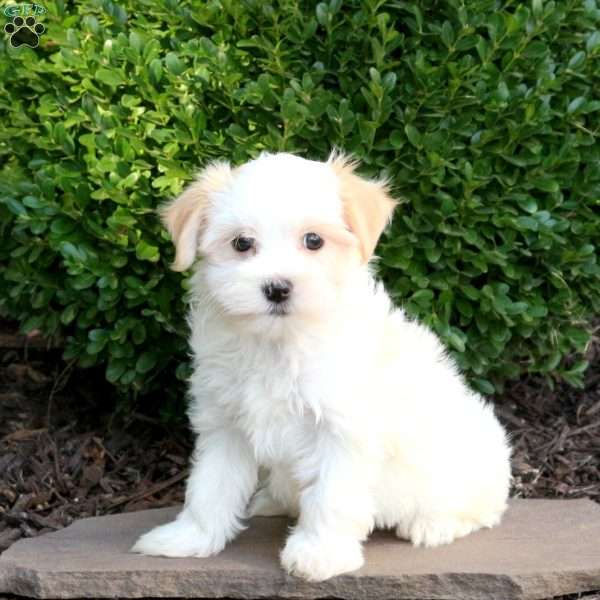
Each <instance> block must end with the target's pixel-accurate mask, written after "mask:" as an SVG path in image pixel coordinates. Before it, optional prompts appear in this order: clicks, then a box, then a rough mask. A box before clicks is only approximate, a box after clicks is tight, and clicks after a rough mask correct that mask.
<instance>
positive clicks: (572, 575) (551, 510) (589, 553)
mask: <svg viewBox="0 0 600 600" xmlns="http://www.w3.org/2000/svg"><path fill="white" fill-rule="evenodd" d="M176 513H177V508H167V509H157V510H147V511H141V512H136V513H125V514H120V515H112V516H106V517H94V518H90V519H83V520H81V521H77V522H75V523H74V524H73V525H71V526H70V527H67V528H66V529H63V530H61V531H56V532H53V533H49V534H46V535H43V536H40V537H38V538H32V539H26V540H21V541H19V542H17V543H16V544H14V545H13V546H11V547H10V548H9V549H8V550H7V551H6V552H4V553H3V554H2V555H1V556H0V593H12V594H18V595H22V596H29V597H34V598H117V597H119V598H143V597H154V598H164V597H172V598H183V597H187V598H193V597H196V598H223V597H229V598H290V599H295V598H297V599H304V598H326V597H329V598H331V597H334V598H344V599H349V600H354V599H356V600H358V599H361V600H362V599H364V598H369V600H377V599H380V598H381V599H383V598H398V599H419V598H427V599H429V600H442V599H448V600H450V599H452V600H460V599H464V600H487V599H492V598H493V599H494V600H512V599H514V600H520V599H525V600H527V599H539V598H549V597H551V596H557V595H561V594H567V593H575V592H583V591H591V590H600V505H597V504H594V503H593V502H591V501H589V500H513V501H512V502H511V506H510V508H509V510H508V512H507V513H506V516H505V518H504V520H503V522H502V524H501V525H500V526H499V527H497V528H494V529H491V530H484V531H478V532H476V533H474V534H471V535H470V536H467V537H466V538H463V539H460V540H457V541H456V542H454V543H453V544H450V545H448V546H441V547H438V548H415V547H413V546H411V545H410V544H409V543H407V542H403V541H400V540H398V539H396V538H395V537H394V536H393V535H392V533H391V532H375V533H374V534H373V535H372V536H371V538H370V539H369V541H368V543H367V544H366V547H365V557H366V564H365V566H364V567H363V568H362V569H360V570H359V571H356V572H354V573H351V574H347V575H342V576H340V577H336V578H333V579H330V580H329V581H325V582H322V583H308V582H305V581H302V580H299V579H297V578H295V577H292V576H289V575H287V574H285V573H284V572H283V571H282V570H281V568H280V567H279V563H278V553H279V549H280V548H281V546H282V544H283V540H284V538H285V536H286V533H287V531H288V527H289V522H287V521H286V520H285V519H280V518H257V519H253V520H252V522H251V523H250V526H249V528H248V529H247V530H246V531H244V532H243V533H242V534H241V535H240V537H239V538H238V539H237V540H236V541H235V542H234V543H232V544H230V545H229V546H228V547H227V548H226V549H225V551H224V552H222V553H221V554H220V555H218V556H215V557H211V558H205V559H200V558H196V559H187V558H186V559H172V558H171V559H169V558H156V557H146V556H141V555H137V554H130V553H129V552H128V549H129V548H130V547H131V545H132V544H133V542H134V541H135V540H136V538H137V537H138V536H139V535H140V534H141V533H143V532H145V531H147V530H148V529H150V528H151V527H153V526H155V525H159V524H161V523H165V522H167V521H169V520H170V519H172V518H173V517H174V516H175V514H176Z"/></svg>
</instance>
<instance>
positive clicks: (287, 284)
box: [262, 279, 293, 304]
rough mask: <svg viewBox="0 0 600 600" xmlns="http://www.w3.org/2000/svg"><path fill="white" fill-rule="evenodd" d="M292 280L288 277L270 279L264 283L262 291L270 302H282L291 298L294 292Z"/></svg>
mask: <svg viewBox="0 0 600 600" xmlns="http://www.w3.org/2000/svg"><path fill="white" fill-rule="evenodd" d="M292 287H293V286H292V282H291V281H289V280H287V279H282V280H279V281H269V282H267V283H265V285H263V288H262V291H263V294H264V295H265V298H266V299H267V300H268V301H269V302H273V303H275V304H281V303H282V302H285V301H286V300H288V299H289V297H290V294H291V293H292Z"/></svg>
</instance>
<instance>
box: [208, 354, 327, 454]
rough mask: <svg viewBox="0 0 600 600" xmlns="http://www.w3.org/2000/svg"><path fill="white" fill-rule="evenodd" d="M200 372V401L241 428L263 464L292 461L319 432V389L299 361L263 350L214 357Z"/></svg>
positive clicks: (210, 357) (209, 358)
mask: <svg viewBox="0 0 600 600" xmlns="http://www.w3.org/2000/svg"><path fill="white" fill-rule="evenodd" d="M259 352H260V353H259ZM198 373H199V375H200V379H201V380H200V381H198V383H199V386H197V389H198V391H199V394H198V397H197V400H199V401H200V402H201V403H202V404H204V405H205V406H206V407H207V408H209V407H212V408H213V409H217V410H218V411H219V413H220V414H221V417H222V418H224V419H225V420H226V421H227V422H229V423H230V424H232V425H235V426H236V427H238V428H240V429H241V430H242V431H243V432H244V433H245V435H246V437H247V439H248V441H249V442H250V444H251V445H252V447H253V450H254V452H255V454H256V456H257V458H258V459H259V460H260V461H261V462H262V463H265V464H268V463H271V462H278V461H282V460H283V461H287V460H288V459H289V458H290V457H291V456H293V455H294V453H295V448H297V446H298V445H300V444H301V443H302V440H306V437H307V436H308V435H310V432H311V429H314V424H315V421H316V418H315V413H316V412H320V410H321V407H320V397H319V396H320V395H319V393H318V384H315V381H314V379H315V378H314V376H311V373H310V371H309V370H307V368H306V365H303V364H302V361H300V360H297V359H295V357H291V356H289V355H286V354H285V353H283V352H274V351H268V350H267V351H265V350H264V349H255V351H254V352H243V353H238V352H236V353H234V354H232V355H230V356H228V357H225V356H216V355H214V354H213V355H212V356H206V357H204V358H203V360H201V361H200V364H199V365H198ZM210 412H212V411H207V414H208V413H210Z"/></svg>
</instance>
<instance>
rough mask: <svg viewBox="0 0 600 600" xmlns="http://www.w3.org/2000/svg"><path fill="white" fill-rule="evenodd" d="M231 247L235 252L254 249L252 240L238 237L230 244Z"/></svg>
mask: <svg viewBox="0 0 600 600" xmlns="http://www.w3.org/2000/svg"><path fill="white" fill-rule="evenodd" d="M231 245H232V246H233V248H234V250H237V252H248V250H250V248H253V247H254V238H251V237H244V236H241V235H240V236H238V237H236V238H235V240H233V241H232V242H231Z"/></svg>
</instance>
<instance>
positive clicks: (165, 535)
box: [131, 515, 225, 558]
mask: <svg viewBox="0 0 600 600" xmlns="http://www.w3.org/2000/svg"><path fill="white" fill-rule="evenodd" d="M224 546H225V542H224V541H219V540H218V539H216V537H215V536H209V535H207V534H206V533H205V532H203V531H202V530H201V529H200V528H199V527H198V526H197V525H196V524H195V523H194V522H193V521H192V520H191V519H190V518H186V517H185V516H183V517H182V516H181V515H180V517H178V518H177V520H175V521H173V522H172V523H167V524H166V525H160V526H159V527H155V528H154V529H152V530H151V531H149V532H148V533H145V534H144V535H142V536H141V537H140V538H139V539H138V541H137V542H136V543H135V544H134V545H133V547H132V548H131V552H139V553H140V554H148V555H150V556H167V557H170V558H183V557H186V556H195V557H206V556H211V555H213V554H217V553H218V552H220V551H221V550H223V547H224Z"/></svg>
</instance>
